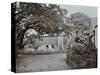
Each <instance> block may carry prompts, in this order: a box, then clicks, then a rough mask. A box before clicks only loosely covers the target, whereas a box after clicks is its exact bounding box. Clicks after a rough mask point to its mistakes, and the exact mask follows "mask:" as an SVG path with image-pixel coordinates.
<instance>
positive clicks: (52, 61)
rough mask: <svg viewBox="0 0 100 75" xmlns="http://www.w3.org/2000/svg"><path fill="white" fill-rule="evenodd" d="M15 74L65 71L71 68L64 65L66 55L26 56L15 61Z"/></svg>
mask: <svg viewBox="0 0 100 75" xmlns="http://www.w3.org/2000/svg"><path fill="white" fill-rule="evenodd" d="M16 62H17V63H16V64H17V66H16V70H17V72H30V71H52V70H66V69H70V68H71V67H70V66H68V65H67V64H66V54H65V53H60V54H48V55H27V56H19V57H18V58H17V60H16Z"/></svg>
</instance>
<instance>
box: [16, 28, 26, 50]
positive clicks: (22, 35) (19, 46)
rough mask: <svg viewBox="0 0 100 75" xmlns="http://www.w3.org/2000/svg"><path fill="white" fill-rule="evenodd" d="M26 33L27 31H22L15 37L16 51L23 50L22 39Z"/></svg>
mask: <svg viewBox="0 0 100 75" xmlns="http://www.w3.org/2000/svg"><path fill="white" fill-rule="evenodd" d="M26 31H27V29H24V30H22V31H21V32H20V33H19V34H18V35H17V38H16V40H17V41H16V44H17V49H18V48H19V49H22V48H24V45H23V39H24V34H25V32H26Z"/></svg>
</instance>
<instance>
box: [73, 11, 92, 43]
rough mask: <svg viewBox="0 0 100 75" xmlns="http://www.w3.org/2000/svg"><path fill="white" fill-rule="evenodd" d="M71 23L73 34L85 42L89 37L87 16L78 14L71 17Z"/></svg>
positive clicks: (89, 22) (88, 19) (89, 21)
mask: <svg viewBox="0 0 100 75" xmlns="http://www.w3.org/2000/svg"><path fill="white" fill-rule="evenodd" d="M71 23H72V24H73V30H74V31H73V32H74V34H75V35H76V36H78V38H79V39H82V40H84V41H85V42H86V39H87V38H88V37H89V30H90V25H91V19H90V18H89V17H88V16H87V15H85V14H83V13H80V12H78V13H74V14H72V15H71ZM78 38H77V39H78Z"/></svg>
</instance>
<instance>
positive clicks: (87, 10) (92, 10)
mask: <svg viewBox="0 0 100 75" xmlns="http://www.w3.org/2000/svg"><path fill="white" fill-rule="evenodd" d="M60 7H61V8H64V9H66V10H68V14H67V15H68V16H70V14H73V13H76V12H82V13H84V14H86V15H87V16H89V17H97V7H95V6H79V5H60Z"/></svg>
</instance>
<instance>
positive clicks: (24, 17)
mask: <svg viewBox="0 0 100 75" xmlns="http://www.w3.org/2000/svg"><path fill="white" fill-rule="evenodd" d="M15 5H16V6H15V8H16V11H15V15H16V32H17V33H16V37H17V39H16V40H17V47H19V48H23V47H24V46H23V38H24V35H25V32H26V31H27V30H28V29H35V30H36V31H37V32H38V33H39V34H43V33H59V31H60V30H59V26H60V25H64V16H65V15H66V14H67V10H65V9H61V8H60V6H58V5H55V4H40V3H23V2H19V3H16V4H15Z"/></svg>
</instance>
